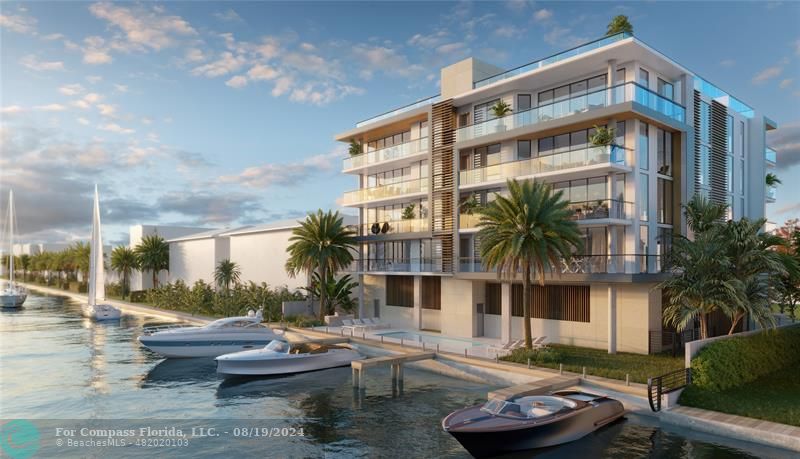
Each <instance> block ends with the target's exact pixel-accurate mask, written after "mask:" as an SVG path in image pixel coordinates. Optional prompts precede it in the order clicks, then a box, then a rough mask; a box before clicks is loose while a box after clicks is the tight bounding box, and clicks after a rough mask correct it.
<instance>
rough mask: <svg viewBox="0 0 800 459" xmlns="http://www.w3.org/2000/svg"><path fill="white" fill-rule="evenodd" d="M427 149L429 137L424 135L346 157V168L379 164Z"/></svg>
mask: <svg viewBox="0 0 800 459" xmlns="http://www.w3.org/2000/svg"><path fill="white" fill-rule="evenodd" d="M427 150H428V138H427V137H423V138H421V139H417V140H412V141H410V142H406V143H400V144H397V145H393V146H391V147H388V148H382V149H380V150H375V151H371V152H369V153H363V154H360V155H356V156H351V157H349V158H345V159H344V170H349V169H354V168H357V167H363V166H370V165H373V164H379V163H382V162H385V161H391V160H393V159H399V158H405V157H408V156H412V155H415V154H417V153H420V152H423V151H427Z"/></svg>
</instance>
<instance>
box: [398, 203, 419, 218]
mask: <svg viewBox="0 0 800 459" xmlns="http://www.w3.org/2000/svg"><path fill="white" fill-rule="evenodd" d="M416 207H417V205H416V204H409V205H407V206H406V207H404V208H403V213H402V214H401V215H400V218H402V219H403V220H413V219H415V218H417V215H416V213H415V212H414V208H416Z"/></svg>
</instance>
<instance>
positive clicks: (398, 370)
mask: <svg viewBox="0 0 800 459" xmlns="http://www.w3.org/2000/svg"><path fill="white" fill-rule="evenodd" d="M435 357H436V353H434V352H412V353H409V354H397V355H387V356H383V357H373V358H371V359H364V360H355V361H353V362H352V363H351V364H350V366H351V367H352V368H353V387H358V388H359V389H364V388H365V387H366V378H365V374H364V372H365V371H366V369H367V368H370V367H386V366H388V367H391V369H392V385H394V384H396V383H398V382H399V383H400V384H402V383H403V365H404V364H406V363H410V362H417V361H420V360H428V359H433V358H435Z"/></svg>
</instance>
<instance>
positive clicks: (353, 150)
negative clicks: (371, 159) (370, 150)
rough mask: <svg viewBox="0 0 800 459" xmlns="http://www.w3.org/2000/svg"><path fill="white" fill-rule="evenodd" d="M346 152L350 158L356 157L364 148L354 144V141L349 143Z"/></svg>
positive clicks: (356, 143)
mask: <svg viewBox="0 0 800 459" xmlns="http://www.w3.org/2000/svg"><path fill="white" fill-rule="evenodd" d="M347 152H348V153H350V156H358V155H360V154H361V153H363V152H364V147H363V146H362V145H361V144H360V143H358V142H356V139H353V140H351V141H350V146H349V147H348V149H347Z"/></svg>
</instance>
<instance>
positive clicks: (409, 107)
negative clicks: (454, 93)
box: [356, 94, 442, 127]
mask: <svg viewBox="0 0 800 459" xmlns="http://www.w3.org/2000/svg"><path fill="white" fill-rule="evenodd" d="M441 99H442V98H441V95H440V94H436V95H435V96H431V97H428V98H427V99H422V100H418V101H416V102H414V103H411V104H408V105H404V106H402V107H400V108H396V109H394V110H391V111H388V112H386V113H382V114H380V115H377V116H373V117H372V118H367V119H365V120H364V121H359V122H358V123H356V127H361V126H366V125H367V124H372V123H377V122H378V121H381V120H385V119H386V118H391V117H393V116H395V115H399V114H401V113H405V112H410V111H411V110H414V109H415V108H419V107H424V106H426V105H432V104H435V103H436V102H439V101H440V100H441Z"/></svg>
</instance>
